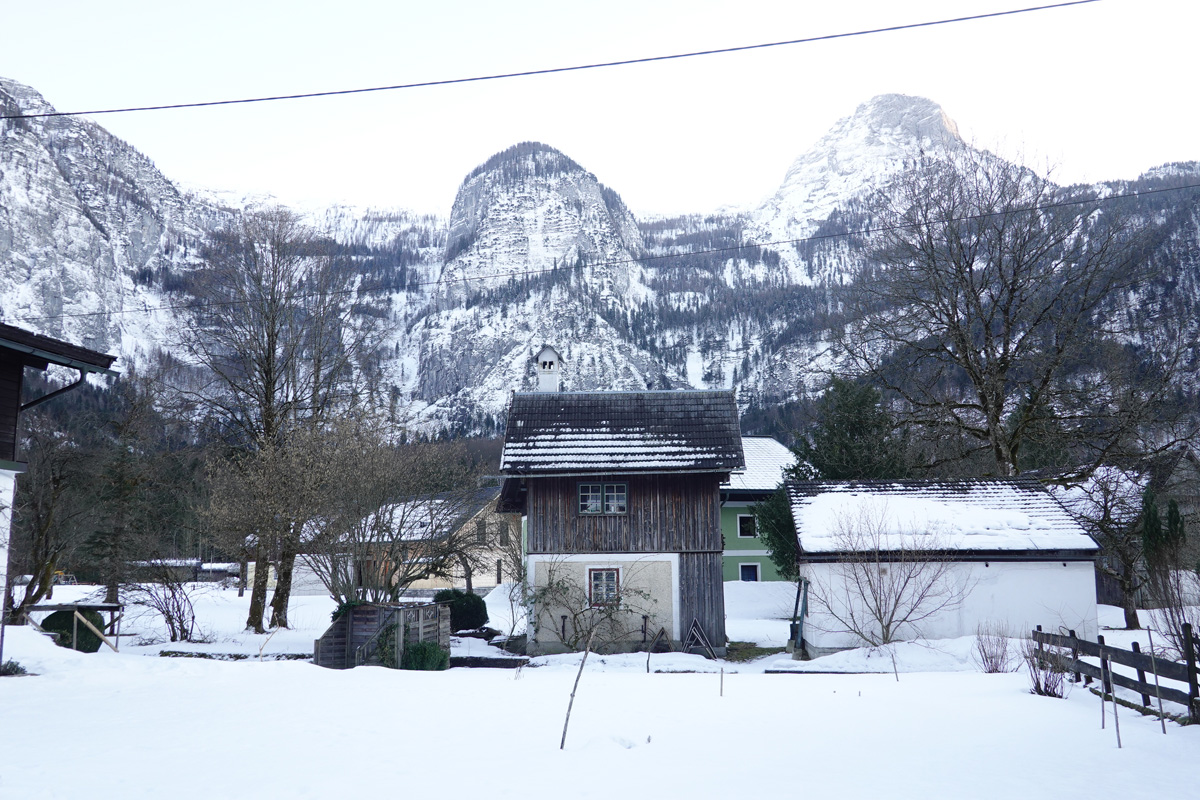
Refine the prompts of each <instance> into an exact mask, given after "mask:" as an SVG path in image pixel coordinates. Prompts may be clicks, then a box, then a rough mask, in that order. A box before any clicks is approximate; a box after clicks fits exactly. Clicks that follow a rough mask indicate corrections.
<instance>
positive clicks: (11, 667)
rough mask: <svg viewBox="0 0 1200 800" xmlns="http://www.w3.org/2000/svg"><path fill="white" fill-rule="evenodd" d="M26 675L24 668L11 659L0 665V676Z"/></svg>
mask: <svg viewBox="0 0 1200 800" xmlns="http://www.w3.org/2000/svg"><path fill="white" fill-rule="evenodd" d="M26 674H28V673H27V672H26V670H25V668H24V667H22V666H21V665H20V664H18V663H17V662H16V661H14V660H13V659H11V658H10V659H9V660H8V661H5V662H4V663H3V664H0V675H26Z"/></svg>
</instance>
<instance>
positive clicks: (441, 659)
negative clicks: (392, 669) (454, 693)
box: [400, 642, 450, 670]
mask: <svg viewBox="0 0 1200 800" xmlns="http://www.w3.org/2000/svg"><path fill="white" fill-rule="evenodd" d="M449 666H450V654H449V653H447V652H446V651H445V650H443V649H442V648H440V647H438V644H437V642H416V643H415V644H410V645H405V647H404V655H403V656H401V657H400V669H413V670H443V669H446V668H447V667H449Z"/></svg>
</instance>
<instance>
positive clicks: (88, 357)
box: [0, 324, 117, 641]
mask: <svg viewBox="0 0 1200 800" xmlns="http://www.w3.org/2000/svg"><path fill="white" fill-rule="evenodd" d="M115 360H116V356H110V355H107V354H105V353H99V352H96V351H95V350H89V349H87V348H86V347H79V346H78V345H73V344H70V343H68V342H63V341H60V340H58V339H52V338H51V337H49V336H42V335H40V334H37V333H33V332H32V331H27V330H24V329H22V328H17V327H14V326H12V325H4V324H0V598H4V597H7V595H8V587H7V585H6V578H5V576H6V575H7V567H8V541H9V527H10V524H11V516H10V515H11V509H12V503H13V495H14V493H15V491H16V478H17V475H18V474H20V473H22V472H24V471H25V464H23V463H21V462H19V461H17V418H18V416H19V415H20V413H21V412H22V411H27V410H29V409H31V408H33V407H34V406H37V405H40V404H42V403H44V402H46V401H47V400H50V399H51V398H54V397H57V396H59V395H60V394H63V393H64V392H68V391H70V390H72V389H74V388H76V387H78V386H79V385H81V384H82V383H83V382H84V380H85V379H86V378H87V376H88V374H90V373H93V372H95V373H100V374H103V375H116V374H117V373H115V372H113V371H112V370H111V369H110V367H112V363H113V361H115ZM52 364H53V365H56V366H59V367H65V368H67V369H72V370H75V371H76V372H78V373H79V377H78V379H77V380H76V381H74V382H73V383H69V384H67V385H66V386H63V387H61V388H59V389H55V390H54V391H52V392H49V393H47V394H44V395H42V396H41V397H35V398H33V399H31V400H25V401H24V402H22V397H21V390H22V388H23V387H24V383H25V370H26V369H36V370H41V371H45V370H46V369H49V367H50V365H52ZM0 641H2V639H0Z"/></svg>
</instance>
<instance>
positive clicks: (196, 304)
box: [11, 183, 1200, 322]
mask: <svg viewBox="0 0 1200 800" xmlns="http://www.w3.org/2000/svg"><path fill="white" fill-rule="evenodd" d="M1187 189H1200V183H1189V184H1186V185H1183V186H1170V187H1164V188H1161V189H1143V190H1140V191H1135V192H1124V193H1121V194H1110V195H1108V196H1106V197H1084V198H1076V199H1073V200H1060V201H1058V202H1055V203H1043V204H1039V205H1034V206H1026V207H1024V208H1009V209H1004V210H1002V211H989V212H986V213H983V214H968V215H966V216H962V217H947V218H945V219H940V220H934V221H932V222H910V223H904V224H900V225H878V226H874V227H865V228H860V229H858V230H854V231H847V232H845V233H823V234H819V235H816V236H804V237H801V238H799V239H779V240H777V241H770V242H746V243H744V244H739V245H733V246H730V247H713V248H708V249H704V250H692V251H689V252H686V253H665V254H662V255H654V256H641V257H638V258H621V259H613V260H611V261H594V262H588V263H585V264H584V266H585V267H610V266H617V265H620V264H642V263H645V262H647V261H661V260H663V259H668V258H687V257H689V256H700V255H707V254H711V253H730V252H739V251H742V250H746V249H748V248H752V247H758V248H763V247H779V246H781V245H797V244H806V243H812V242H823V241H827V240H830V239H843V238H847V237H850V236H867V235H870V234H875V233H886V232H888V231H898V230H908V229H911V228H920V227H926V226H933V225H946V224H949V223H952V222H969V221H971V220H981V219H988V218H990V217H997V216H1003V215H1005V214H1024V213H1028V212H1031V211H1048V210H1050V209H1054V208H1067V207H1070V206H1081V205H1089V204H1090V205H1101V204H1103V203H1111V202H1113V201H1115V200H1124V199H1128V198H1137V197H1146V196H1148V195H1157V194H1166V193H1168V192H1182V191H1185V190H1187ZM559 269H563V270H566V269H572V267H544V268H542V269H529V270H522V271H520V272H498V273H493V274H490V275H472V276H470V277H462V278H447V279H438V280H432V281H418V282H416V283H409V284H406V285H405V287H404V290H403V291H407V290H408V289H411V288H414V287H419V286H437V285H447V284H454V283H469V282H471V281H486V280H490V279H492V278H521V277H528V276H531V275H545V274H547V273H551V272H555V271H557V270H559ZM358 293H360V289H358V288H354V289H345V290H339V291H336V292H326V293H322V296H326V297H328V296H334V295H344V294H358ZM316 296H318V293H308V294H298V295H295V299H302V298H305V297H316ZM250 302H254V301H252V300H210V301H200V300H195V301H192V302H189V303H171V304H168V305H162V306H151V307H149V308H122V309H117V310H115V311H86V312H80V313H76V314H54V315H50V316H45V317H16V318H14V319H13V320H11V321H12V322H46V321H48V320H56V319H74V318H80V317H108V316H115V315H117V314H148V313H150V312H153V311H183V310H201V309H203V310H207V309H210V308H220V307H226V306H238V305H244V304H246V303H250Z"/></svg>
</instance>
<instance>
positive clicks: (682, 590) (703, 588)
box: [679, 551, 725, 648]
mask: <svg viewBox="0 0 1200 800" xmlns="http://www.w3.org/2000/svg"><path fill="white" fill-rule="evenodd" d="M721 566H722V564H721V552H720V551H717V552H713V553H681V554H680V556H679V626H680V630H679V636H680V638H681V639H682V638H685V637H686V636H687V634H688V630H689V629H690V628H691V627H692V620H693V619H696V620H699V621H700V627H701V628H703V629H704V633H705V635H706V636H708V641H709V642H710V643H711V644H712V646H713V647H717V648H720V647H724V646H725V584H724V581H723V580H722V577H721Z"/></svg>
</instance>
